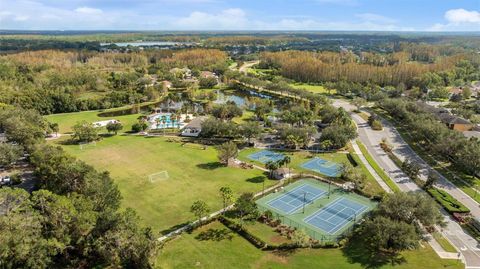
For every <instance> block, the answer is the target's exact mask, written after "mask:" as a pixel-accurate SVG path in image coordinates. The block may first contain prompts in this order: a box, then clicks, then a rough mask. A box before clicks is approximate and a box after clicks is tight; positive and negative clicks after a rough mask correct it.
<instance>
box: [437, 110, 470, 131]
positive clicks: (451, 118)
mask: <svg viewBox="0 0 480 269" xmlns="http://www.w3.org/2000/svg"><path fill="white" fill-rule="evenodd" d="M437 117H438V118H439V119H440V121H441V122H443V123H445V124H446V125H447V127H448V128H450V129H452V130H457V131H460V132H464V131H469V130H471V129H472V128H473V126H474V125H473V123H471V122H470V121H468V120H466V119H464V118H461V117H458V116H455V115H452V114H450V113H440V114H438V115H437Z"/></svg>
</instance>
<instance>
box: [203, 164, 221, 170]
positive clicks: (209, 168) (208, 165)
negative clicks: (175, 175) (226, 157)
mask: <svg viewBox="0 0 480 269" xmlns="http://www.w3.org/2000/svg"><path fill="white" fill-rule="evenodd" d="M197 167H198V168H201V169H206V170H215V169H217V168H220V167H224V165H223V164H222V163H220V162H211V163H201V164H197Z"/></svg>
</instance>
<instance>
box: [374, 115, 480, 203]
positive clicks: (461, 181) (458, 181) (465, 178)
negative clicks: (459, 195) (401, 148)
mask: <svg viewBox="0 0 480 269" xmlns="http://www.w3.org/2000/svg"><path fill="white" fill-rule="evenodd" d="M374 111H375V113H377V114H378V115H380V116H382V117H384V118H385V119H387V120H388V121H389V122H390V123H392V124H394V126H395V128H396V130H397V131H398V132H399V133H400V135H401V136H402V138H403V140H405V142H406V143H407V144H408V145H409V146H410V147H411V148H412V149H413V150H414V151H415V152H416V153H417V155H418V156H420V157H421V158H422V159H423V160H424V161H425V162H427V163H428V164H429V165H430V166H431V167H433V168H434V169H435V170H437V171H438V172H439V173H440V174H442V175H443V176H444V177H445V178H447V179H448V180H449V181H450V182H452V183H453V184H455V186H457V187H458V188H460V189H461V190H462V191H463V192H465V193H466V194H467V195H468V196H470V197H472V198H473V199H474V200H475V201H477V202H478V203H480V193H479V192H478V191H477V190H480V178H477V177H474V176H471V175H467V174H465V173H464V172H463V171H461V169H458V168H456V167H454V166H453V165H452V164H450V163H444V162H440V161H437V160H436V159H441V158H439V157H437V156H434V155H432V154H430V153H429V152H426V151H425V150H424V149H422V148H421V147H420V145H418V143H416V142H415V141H413V139H412V137H411V136H410V134H409V131H408V130H407V129H405V127H404V126H401V125H400V124H399V123H398V122H397V121H395V119H393V118H392V117H390V115H388V113H386V112H385V111H384V110H382V109H379V108H376V109H374Z"/></svg>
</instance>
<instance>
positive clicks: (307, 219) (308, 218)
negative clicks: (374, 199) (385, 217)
mask: <svg viewBox="0 0 480 269" xmlns="http://www.w3.org/2000/svg"><path fill="white" fill-rule="evenodd" d="M344 200H345V201H350V200H348V199H346V198H344V197H340V198H337V199H336V200H335V201H333V202H332V203H330V204H329V205H327V206H326V207H323V208H320V209H319V210H318V211H317V212H315V213H313V214H312V215H310V216H308V217H306V218H305V219H304V220H303V221H304V222H305V223H307V224H309V225H311V226H314V227H316V228H318V229H321V230H323V231H325V232H327V233H329V234H332V231H333V233H334V232H336V231H338V230H339V229H340V228H341V227H343V226H344V224H345V223H346V222H348V221H350V219H345V218H342V219H343V221H341V222H340V223H337V224H336V225H335V223H331V222H330V221H329V220H330V219H331V218H333V217H335V216H338V213H341V212H342V211H343V210H345V209H351V210H353V211H354V212H355V214H356V215H357V216H358V215H359V214H361V213H362V212H364V211H365V210H366V209H367V208H368V207H367V206H364V205H361V204H360V203H357V204H360V205H361V206H362V207H361V208H360V209H359V210H355V209H353V208H351V207H349V206H346V205H342V206H343V207H344V208H343V209H342V210H341V211H337V212H336V213H335V215H333V216H331V217H330V218H328V219H323V218H318V219H319V220H320V221H325V222H328V223H330V224H332V225H335V226H334V227H333V228H332V229H330V230H328V231H326V230H324V229H322V228H321V227H318V226H316V225H313V224H311V223H310V221H311V220H312V219H315V218H317V217H318V215H319V214H320V213H322V211H327V210H328V209H329V208H331V207H333V206H335V205H337V204H338V203H340V202H342V201H344ZM355 203H356V202H355ZM339 226H340V228H339V229H337V227H339Z"/></svg>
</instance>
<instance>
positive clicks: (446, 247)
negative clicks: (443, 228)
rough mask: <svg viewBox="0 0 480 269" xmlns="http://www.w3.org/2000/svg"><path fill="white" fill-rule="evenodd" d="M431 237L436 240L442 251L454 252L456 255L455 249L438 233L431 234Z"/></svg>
mask: <svg viewBox="0 0 480 269" xmlns="http://www.w3.org/2000/svg"><path fill="white" fill-rule="evenodd" d="M432 235H433V237H434V238H435V239H436V240H437V242H438V243H439V244H440V246H441V247H442V248H443V250H445V251H447V252H454V253H457V252H458V251H457V249H456V248H455V247H454V246H452V244H451V243H450V242H449V241H448V240H447V239H446V238H445V237H444V236H443V235H442V234H441V233H439V232H434V233H432Z"/></svg>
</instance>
